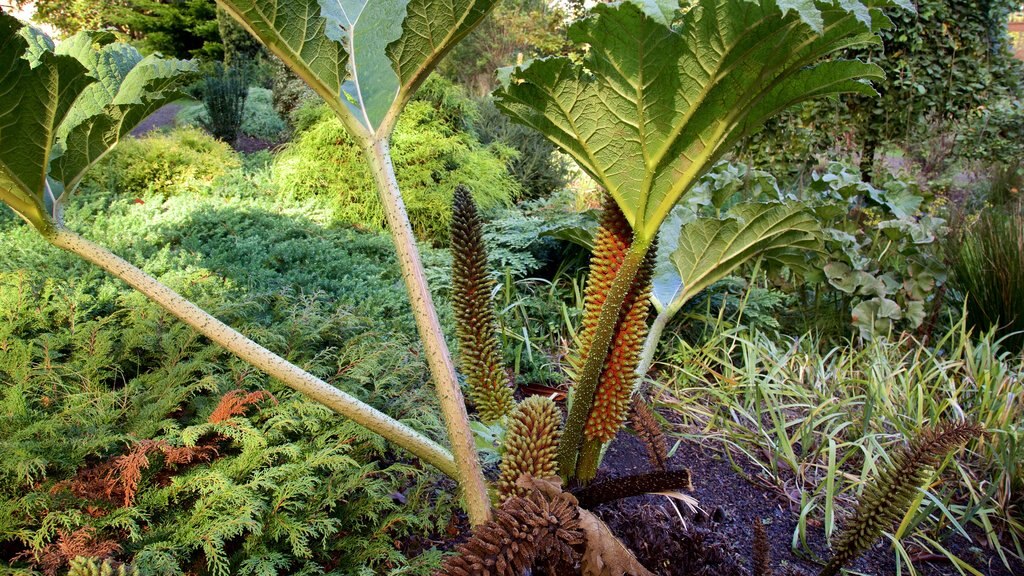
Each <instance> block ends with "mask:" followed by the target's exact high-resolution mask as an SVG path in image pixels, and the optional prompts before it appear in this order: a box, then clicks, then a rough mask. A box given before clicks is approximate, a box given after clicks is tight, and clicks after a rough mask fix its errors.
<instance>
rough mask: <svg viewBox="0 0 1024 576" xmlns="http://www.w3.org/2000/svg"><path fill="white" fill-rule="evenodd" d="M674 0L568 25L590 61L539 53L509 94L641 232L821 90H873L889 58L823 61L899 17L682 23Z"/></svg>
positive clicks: (770, 9)
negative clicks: (779, 116)
mask: <svg viewBox="0 0 1024 576" xmlns="http://www.w3.org/2000/svg"><path fill="white" fill-rule="evenodd" d="M664 4H665V2H664V0H646V1H645V2H644V3H643V4H642V5H639V4H633V3H629V2H625V3H621V4H618V5H603V4H602V5H598V6H597V7H596V8H595V9H594V14H593V15H592V16H591V17H589V18H587V19H584V20H581V21H579V22H577V23H575V24H574V25H573V26H572V27H571V28H570V30H569V36H570V38H571V39H572V40H574V41H575V42H577V43H580V44H586V45H587V46H588V47H589V48H588V50H587V52H586V56H585V57H584V58H583V61H582V62H574V61H573V60H571V59H569V58H565V57H557V58H548V59H544V60H537V61H534V62H532V63H531V64H529V65H528V66H525V67H520V68H518V69H516V70H514V71H513V72H512V73H511V74H507V75H505V78H506V81H505V84H504V86H503V87H502V88H501V89H500V90H499V91H498V93H497V98H498V106H499V107H500V108H501V109H503V110H504V111H506V112H507V113H508V114H509V115H511V116H512V118H513V119H514V120H516V121H517V122H520V123H522V124H525V125H528V126H532V127H534V128H536V129H537V130H538V131H540V132H541V133H543V134H544V135H545V136H546V137H547V138H548V139H549V140H551V141H552V142H553V143H554V144H556V145H557V146H558V147H560V148H561V149H562V150H564V151H565V152H566V153H568V154H569V155H570V156H572V157H573V158H574V159H575V160H576V162H577V163H579V165H580V166H581V167H582V168H583V169H584V170H585V171H586V172H587V173H588V174H590V176H592V177H593V178H594V179H595V180H597V182H598V183H600V184H601V186H603V187H604V188H605V189H607V190H608V192H609V193H611V195H612V196H613V197H614V198H615V200H616V201H617V202H618V204H619V206H620V207H621V209H622V211H623V213H624V214H625V215H626V218H627V219H628V220H629V222H630V224H631V225H632V226H633V229H634V232H635V234H636V235H637V236H638V238H641V239H650V238H652V237H653V236H654V234H655V233H656V232H657V230H658V227H659V226H660V224H661V222H662V221H663V220H664V219H665V217H666V216H667V215H668V213H669V211H670V210H671V209H672V207H673V206H674V205H675V204H676V202H677V201H678V200H679V199H680V198H681V197H682V196H683V194H685V193H686V192H687V190H688V189H689V188H690V186H691V185H692V184H693V183H694V182H695V181H696V179H697V178H698V177H700V176H701V175H702V174H703V173H704V172H705V171H706V170H707V169H708V168H710V167H711V166H712V165H713V164H714V163H715V162H716V161H717V160H718V159H719V158H721V156H722V155H723V154H725V153H726V152H727V151H729V149H730V148H731V147H732V145H733V144H734V143H735V142H736V141H737V140H738V139H739V138H741V137H742V136H744V135H747V134H749V133H751V132H754V131H756V130H758V129H760V127H761V126H762V125H763V123H764V122H765V120H767V119H768V118H769V117H771V116H772V115H773V114H775V113H777V112H779V111H781V110H782V109H784V108H787V107H789V106H792V105H793V104H796V103H798V102H801V101H803V100H807V99H809V98H814V97H819V96H828V95H834V94H838V93H841V92H861V93H868V94H873V93H874V90H873V89H872V88H871V87H870V86H869V85H868V84H867V83H866V82H865V80H866V79H880V78H881V77H882V73H881V70H880V69H879V68H878V67H876V66H874V65H870V64H865V63H863V62H859V61H848V60H839V59H836V60H829V61H824V62H820V60H821V59H822V57H824V56H826V55H829V54H833V53H835V52H837V51H839V50H841V49H844V48H848V47H850V46H856V45H861V44H866V43H872V42H877V41H878V38H877V36H876V34H875V31H876V30H877V29H878V28H880V27H882V26H885V25H888V22H889V21H888V19H887V18H886V17H885V16H884V15H882V14H881V12H880V11H879V10H878V9H877V6H878V5H880V3H878V2H871V1H870V0H868V1H867V2H862V1H860V0H844V1H843V2H839V3H836V4H833V3H831V2H813V1H811V0H801V1H789V2H776V1H774V0H755V1H751V0H698V1H697V3H696V5H695V6H694V7H693V8H692V9H690V10H689V11H687V12H686V13H685V14H681V15H679V16H678V18H675V17H674V16H670V15H669V14H670V11H668V10H666V9H665V5H664ZM886 4H888V3H886ZM865 15H867V16H869V17H865ZM674 21H676V22H678V24H673V22H674Z"/></svg>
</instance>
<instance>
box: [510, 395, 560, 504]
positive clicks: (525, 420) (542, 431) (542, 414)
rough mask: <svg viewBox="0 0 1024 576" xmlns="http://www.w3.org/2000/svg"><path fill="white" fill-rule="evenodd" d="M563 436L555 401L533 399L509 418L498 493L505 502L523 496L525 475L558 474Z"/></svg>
mask: <svg viewBox="0 0 1024 576" xmlns="http://www.w3.org/2000/svg"><path fill="white" fill-rule="evenodd" d="M561 437H562V413H561V411H560V410H559V409H558V406H556V405H555V403H554V401H553V400H551V399H550V398H546V397H544V396H531V397H529V398H527V399H526V400H524V401H523V402H522V403H520V404H519V406H518V407H516V409H515V411H513V412H512V415H511V416H510V417H509V423H508V430H507V431H506V432H505V444H504V446H503V448H502V455H501V476H500V477H499V478H498V492H499V494H500V496H501V499H502V500H506V499H508V498H510V497H512V496H523V495H525V493H526V492H525V490H523V488H522V487H520V486H518V485H517V484H516V481H517V480H518V479H519V477H520V476H522V475H523V474H527V475H529V476H532V477H534V478H549V477H551V476H557V475H558V462H557V459H556V457H557V455H558V441H559V439H561Z"/></svg>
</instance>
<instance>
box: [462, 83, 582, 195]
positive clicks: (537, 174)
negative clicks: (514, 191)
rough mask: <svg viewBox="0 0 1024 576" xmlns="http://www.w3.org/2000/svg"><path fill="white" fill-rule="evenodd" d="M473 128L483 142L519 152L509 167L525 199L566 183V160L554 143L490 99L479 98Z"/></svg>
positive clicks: (556, 189) (567, 177)
mask: <svg viewBox="0 0 1024 576" xmlns="http://www.w3.org/2000/svg"><path fill="white" fill-rule="evenodd" d="M473 129H474V132H475V133H476V135H477V137H478V138H479V139H480V142H482V143H483V144H490V143H491V142H500V143H502V144H504V145H506V146H508V147H510V148H513V149H514V150H515V151H516V152H518V154H516V156H515V157H513V158H512V159H510V161H509V166H508V169H509V172H511V173H512V176H513V177H515V179H516V180H517V181H518V182H519V183H520V184H522V186H523V199H524V200H537V199H541V198H547V197H548V196H550V195H551V194H552V193H554V192H556V191H558V190H560V189H562V188H563V187H565V185H566V184H568V183H569V165H568V162H567V161H566V160H565V159H564V158H563V157H562V156H559V155H556V154H555V146H554V145H553V144H551V143H550V142H548V140H547V138H545V137H544V136H543V135H542V134H540V133H539V132H537V131H536V130H533V129H532V128H528V127H526V126H522V125H519V124H515V123H513V122H512V121H511V120H509V119H508V117H507V116H505V115H504V114H502V113H500V112H499V111H498V109H497V107H496V106H495V105H494V102H493V101H491V100H490V99H485V100H483V101H481V103H480V118H479V119H478V120H477V121H476V122H475V123H474V124H473Z"/></svg>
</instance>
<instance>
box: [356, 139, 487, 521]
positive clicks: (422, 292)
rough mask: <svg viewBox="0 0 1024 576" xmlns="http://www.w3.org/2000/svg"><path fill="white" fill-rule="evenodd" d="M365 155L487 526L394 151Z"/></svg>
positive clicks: (469, 503) (469, 494)
mask: <svg viewBox="0 0 1024 576" xmlns="http://www.w3.org/2000/svg"><path fill="white" fill-rule="evenodd" d="M364 150H365V154H366V158H367V161H368V162H369V164H370V168H371V169H372V170H373V177H374V181H375V182H376V183H377V191H378V193H379V194H380V200H381V205H382V206H383V207H384V214H385V216H386V217H387V221H388V228H389V229H390V230H391V238H392V239H393V240H394V243H395V250H396V252H397V253H398V262H399V265H400V266H401V269H402V278H403V279H404V280H405V288H406V291H407V292H408V293H409V301H410V303H411V304H412V310H413V315H414V316H415V318H416V327H417V328H418V329H419V334H420V340H421V341H422V342H423V349H424V351H425V352H426V355H427V365H428V366H429V367H430V373H431V375H432V376H433V379H434V386H435V388H436V390H437V397H438V400H439V401H440V404H441V414H442V416H443V417H444V421H445V424H446V425H447V428H448V438H449V441H450V442H451V445H452V452H453V453H454V455H455V464H456V466H457V468H458V473H457V474H456V475H455V476H454V477H455V478H456V479H457V480H458V481H459V484H460V485H461V487H462V490H463V495H464V497H465V503H466V512H467V513H468V514H469V521H470V523H471V524H472V525H474V526H476V525H479V524H483V523H484V522H487V521H488V520H490V517H491V503H490V499H489V498H488V496H487V484H486V482H485V480H484V475H483V471H482V470H481V468H480V461H479V460H478V459H477V455H476V444H475V443H474V441H473V434H472V431H471V430H470V428H469V415H468V414H467V412H466V401H465V399H464V398H463V396H462V390H461V389H460V388H459V381H458V379H457V377H456V375H455V364H454V363H453V362H452V356H451V353H450V352H449V351H448V345H447V344H446V343H445V340H444V333H443V332H442V331H441V323H440V322H439V321H438V319H437V310H436V309H435V308H434V300H433V298H432V297H431V295H430V288H429V287H428V286H427V277H426V274H425V272H424V270H423V262H422V261H421V260H420V254H419V248H418V247H417V246H416V237H415V236H414V235H413V231H412V225H411V224H410V223H409V216H408V214H406V211H405V202H403V201H402V195H401V192H400V191H399V189H398V181H397V180H396V179H395V170H394V167H393V165H392V163H391V151H390V148H389V146H388V142H387V140H383V139H373V140H371V141H370V142H369V143H368V145H367V146H366V147H365V149H364Z"/></svg>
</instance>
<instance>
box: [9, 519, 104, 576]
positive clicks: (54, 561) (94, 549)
mask: <svg viewBox="0 0 1024 576" xmlns="http://www.w3.org/2000/svg"><path fill="white" fill-rule="evenodd" d="M120 551H121V546H120V544H118V543H117V542H116V541H114V540H110V539H105V538H99V537H97V536H96V529H95V528H93V527H92V526H83V527H82V528H79V529H78V530H75V531H73V532H67V531H64V530H58V531H57V541H56V542H51V543H50V544H47V545H46V546H45V547H43V549H42V550H40V551H39V552H37V553H35V554H33V553H32V552H30V551H25V552H22V553H21V554H19V555H18V556H16V557H15V558H14V559H15V560H18V559H20V558H25V559H27V560H28V561H29V562H31V563H32V564H33V565H34V566H37V567H38V568H39V569H40V570H42V572H43V573H44V574H46V575H47V576H53V575H55V574H57V573H59V572H60V571H61V569H62V568H64V567H65V566H67V564H68V563H69V562H71V560H74V559H75V558H77V557H79V556H86V557H89V558H105V557H107V556H111V555H113V554H116V553H117V552H120Z"/></svg>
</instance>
